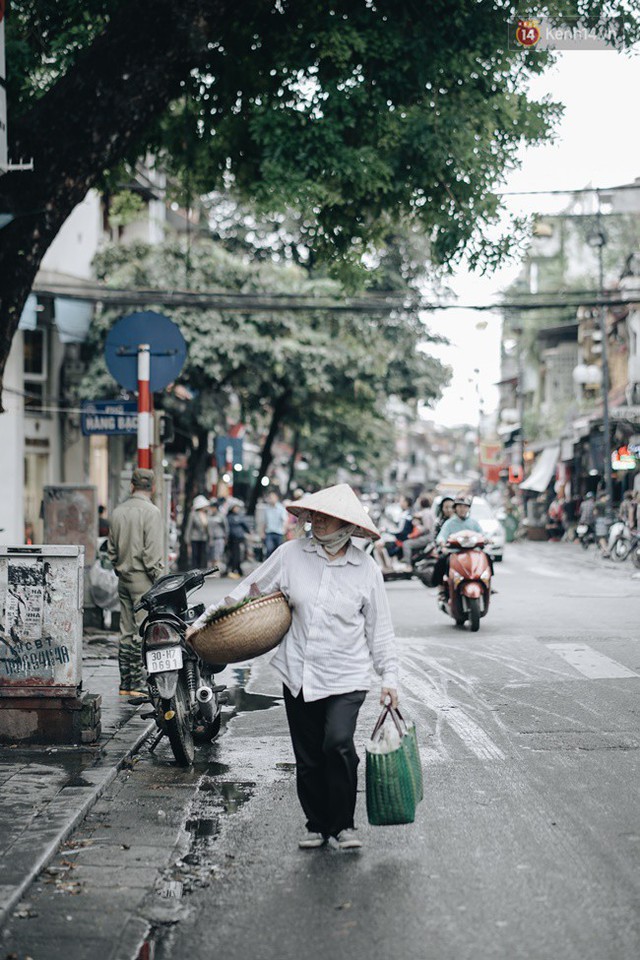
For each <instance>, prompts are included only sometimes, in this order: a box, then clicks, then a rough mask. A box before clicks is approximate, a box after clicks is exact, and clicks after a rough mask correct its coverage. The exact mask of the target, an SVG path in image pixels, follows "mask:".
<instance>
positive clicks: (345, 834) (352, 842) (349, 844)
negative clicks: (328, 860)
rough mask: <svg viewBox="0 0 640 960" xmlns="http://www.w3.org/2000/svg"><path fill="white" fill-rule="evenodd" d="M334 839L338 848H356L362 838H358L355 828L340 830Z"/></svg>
mask: <svg viewBox="0 0 640 960" xmlns="http://www.w3.org/2000/svg"><path fill="white" fill-rule="evenodd" d="M334 839H335V842H336V844H337V846H338V849H339V850H357V849H359V848H360V847H361V846H362V840H358V837H357V836H356V831H355V830H341V831H340V833H339V834H338V836H337V837H335V838H334Z"/></svg>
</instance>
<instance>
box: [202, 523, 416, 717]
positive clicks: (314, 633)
mask: <svg viewBox="0 0 640 960" xmlns="http://www.w3.org/2000/svg"><path fill="white" fill-rule="evenodd" d="M253 583H255V584H257V586H258V588H259V589H260V592H261V593H263V594H266V593H272V592H274V591H275V590H281V591H282V593H283V594H284V595H285V597H286V598H287V601H288V602H289V605H290V607H291V615H292V619H291V627H290V629H289V630H288V632H287V633H286V634H285V636H284V639H283V640H282V643H281V644H280V646H279V647H278V649H277V651H276V653H275V656H274V657H273V658H272V660H271V664H272V666H273V667H274V668H275V669H276V670H277V672H278V673H279V674H280V676H281V677H282V679H283V681H284V682H285V683H286V685H287V687H288V688H289V690H291V693H292V694H293V695H294V696H297V695H298V694H299V693H300V690H302V691H303V693H304V699H305V700H306V701H312V700H320V699H322V698H323V697H329V696H331V695H332V694H337V693H350V692H351V691H353V690H368V689H369V687H370V685H371V666H373V668H374V669H375V671H376V673H378V674H379V675H380V677H381V682H382V686H384V687H394V688H397V686H398V657H397V652H396V641H395V634H394V631H393V625H392V623H391V613H390V610H389V602H388V600H387V596H386V593H385V590H384V582H383V579H382V574H381V572H380V568H379V567H378V565H377V564H376V562H375V561H374V560H373V559H372V558H371V557H369V556H367V555H366V554H365V553H363V552H362V550H359V549H358V548H357V547H355V546H354V545H353V544H352V543H350V544H349V546H348V547H347V552H346V554H344V555H343V556H341V557H338V558H337V559H335V560H329V559H328V557H327V554H326V553H325V552H324V550H323V549H322V547H321V546H320V545H319V544H316V543H315V542H314V541H312V540H291V541H289V542H287V543H284V544H283V545H282V546H281V547H278V549H277V550H275V551H274V553H272V554H271V556H270V557H269V559H268V560H266V561H265V562H264V563H263V564H261V565H260V566H259V567H258V568H257V569H256V570H254V571H253V572H252V573H250V574H249V576H248V577H247V578H246V579H245V580H243V581H242V583H240V584H239V585H238V586H237V587H236V589H235V590H233V591H232V592H231V593H230V594H229V598H230V599H231V600H234V601H239V600H242V599H243V598H244V597H246V596H247V595H248V593H249V589H250V587H251V584H253ZM222 605H223V604H222V603H217V604H212V605H211V606H210V607H209V608H208V609H207V610H206V611H205V613H204V614H202V616H201V617H200V618H199V619H198V620H197V621H196V622H195V624H194V626H195V627H198V626H202V625H203V624H204V619H205V617H206V616H207V614H208V613H210V612H212V611H213V610H216V609H217V608H218V607H220V606H222Z"/></svg>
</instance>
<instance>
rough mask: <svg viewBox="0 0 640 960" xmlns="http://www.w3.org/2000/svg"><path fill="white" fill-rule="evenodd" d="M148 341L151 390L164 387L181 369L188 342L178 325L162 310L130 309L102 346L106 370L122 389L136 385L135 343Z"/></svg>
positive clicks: (132, 388) (136, 354) (136, 348)
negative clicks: (136, 311)
mask: <svg viewBox="0 0 640 960" xmlns="http://www.w3.org/2000/svg"><path fill="white" fill-rule="evenodd" d="M143 343H148V344H149V347H150V354H151V377H150V380H149V389H150V390H151V392H152V393H154V392H155V391H156V390H164V388H165V387H166V386H168V385H169V384H170V383H172V382H173V381H174V380H175V379H176V377H177V376H178V374H179V373H180V371H181V370H182V367H183V364H184V361H185V359H186V357H187V344H186V342H185V339H184V337H183V336H182V334H181V332H180V327H178V325H177V324H175V323H174V322H173V320H170V319H169V317H166V316H165V315H164V314H163V313H155V312H154V311H153V310H144V311H142V312H141V313H132V314H130V315H129V316H128V317H122V319H121V320H118V322H117V323H116V324H115V325H114V326H113V327H112V328H111V330H110V331H109V333H108V335H107V340H106V343H105V346H104V355H105V360H106V362H107V367H108V369H109V373H110V374H111V376H112V377H113V378H114V380H116V381H117V382H118V383H119V384H120V386H121V387H124V388H125V390H137V388H138V347H139V346H140V345H141V344H143Z"/></svg>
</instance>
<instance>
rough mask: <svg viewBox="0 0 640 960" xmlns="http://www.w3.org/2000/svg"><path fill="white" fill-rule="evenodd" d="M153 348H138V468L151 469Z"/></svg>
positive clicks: (142, 344)
mask: <svg viewBox="0 0 640 960" xmlns="http://www.w3.org/2000/svg"><path fill="white" fill-rule="evenodd" d="M150 376H151V347H150V346H149V344H148V343H141V344H140V346H139V347H138V466H139V467H144V468H145V469H147V470H150V469H151V428H152V424H153V415H152V410H151V391H150V390H149V379H150Z"/></svg>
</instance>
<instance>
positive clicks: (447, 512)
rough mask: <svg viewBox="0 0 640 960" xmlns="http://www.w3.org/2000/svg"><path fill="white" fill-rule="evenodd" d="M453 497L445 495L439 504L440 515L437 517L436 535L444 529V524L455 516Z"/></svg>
mask: <svg viewBox="0 0 640 960" xmlns="http://www.w3.org/2000/svg"><path fill="white" fill-rule="evenodd" d="M453 502H454V501H453V497H443V498H442V500H441V501H440V504H439V506H438V516H437V517H436V526H435V534H436V537H437V536H438V534H439V533H440V531H441V530H442V528H443V526H444V525H445V523H446V522H447V520H448V519H449V517H452V516H453Z"/></svg>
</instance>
